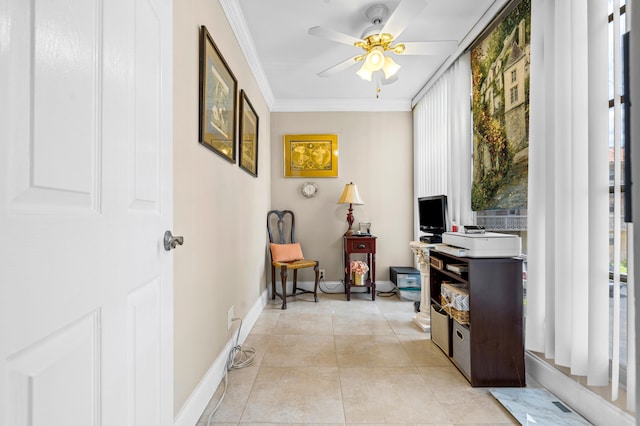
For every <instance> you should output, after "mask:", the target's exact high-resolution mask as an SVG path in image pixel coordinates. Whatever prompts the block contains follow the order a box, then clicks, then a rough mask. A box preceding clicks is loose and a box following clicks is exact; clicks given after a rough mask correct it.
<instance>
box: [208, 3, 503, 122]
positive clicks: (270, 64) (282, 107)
mask: <svg viewBox="0 0 640 426" xmlns="http://www.w3.org/2000/svg"><path fill="white" fill-rule="evenodd" d="M400 1H402V0H220V4H221V5H222V7H223V9H224V11H225V14H226V15H227V18H228V19H229V21H230V22H231V25H232V27H233V29H234V32H235V34H236V38H237V39H238V41H239V43H240V46H241V48H242V50H243V52H244V53H245V55H246V56H247V59H248V61H249V65H250V67H251V69H252V71H253V73H254V75H255V76H256V79H257V81H258V84H259V85H260V88H261V90H262V93H263V95H264V96H265V98H266V100H267V103H268V104H269V107H270V109H271V111H408V110H410V109H411V106H412V101H413V100H414V98H416V96H417V95H419V94H421V90H423V89H424V87H425V85H427V84H428V83H429V81H430V79H432V78H434V76H435V77H438V76H439V75H440V73H441V72H442V71H444V70H445V69H446V68H447V67H448V66H449V64H451V63H452V62H453V61H454V60H455V59H456V58H457V57H458V56H459V55H460V54H461V53H463V52H464V51H465V49H466V48H467V47H468V45H469V44H470V43H471V42H472V41H473V40H474V39H475V38H476V37H477V36H478V34H479V33H480V32H481V31H482V29H483V28H484V27H485V26H486V25H488V23H489V22H490V21H491V20H492V18H493V17H494V16H495V15H496V14H497V13H498V12H499V11H500V9H501V8H502V7H503V6H504V5H505V4H506V3H508V0H425V1H426V4H427V6H426V7H425V8H424V9H423V11H422V12H421V13H420V14H418V15H417V16H415V17H414V18H413V19H411V20H410V22H409V24H408V26H407V28H406V30H405V31H404V32H403V33H402V34H400V36H399V37H397V41H398V42H403V41H404V42H408V41H418V42H419V41H439V40H455V41H457V42H458V43H459V47H458V49H457V50H456V51H455V52H454V53H453V54H451V55H449V56H400V55H396V56H394V60H395V61H396V62H397V63H398V64H399V65H401V67H402V68H400V70H399V71H398V74H397V75H398V79H397V81H395V82H394V83H392V84H389V85H381V86H380V87H381V88H382V91H381V92H380V96H379V98H376V87H377V85H376V82H375V79H374V81H371V82H368V81H365V80H362V79H361V78H360V77H358V76H357V75H356V71H357V70H358V69H359V66H360V64H356V63H354V65H353V66H351V67H350V68H348V69H346V70H344V71H342V72H340V73H338V74H336V75H332V76H330V77H318V76H317V74H318V73H319V72H321V71H323V70H325V69H327V68H329V67H331V66H333V65H336V64H338V63H340V62H342V61H344V60H346V59H348V58H350V57H353V56H355V55H358V54H361V53H362V52H363V51H362V49H359V48H356V47H352V46H349V45H346V44H342V43H338V42H335V41H331V40H327V39H323V38H319V37H316V36H312V35H309V34H308V33H307V31H308V29H309V28H311V27H314V26H321V27H324V28H326V29H330V30H335V31H338V32H342V33H345V34H348V35H351V36H353V37H356V38H360V37H361V35H362V32H363V30H364V29H365V28H367V27H369V26H371V22H369V20H368V18H367V17H366V11H367V9H368V8H369V7H370V6H372V5H374V4H377V3H383V4H385V5H386V6H387V8H388V9H389V11H390V13H393V10H394V9H395V8H396V7H397V5H398V4H399V3H400Z"/></svg>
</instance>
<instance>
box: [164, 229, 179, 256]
mask: <svg viewBox="0 0 640 426" xmlns="http://www.w3.org/2000/svg"><path fill="white" fill-rule="evenodd" d="M183 243H184V237H174V236H173V235H171V231H167V232H165V233H164V249H165V250H166V251H171V249H174V248H176V246H179V245H180V246H181V245H182V244H183Z"/></svg>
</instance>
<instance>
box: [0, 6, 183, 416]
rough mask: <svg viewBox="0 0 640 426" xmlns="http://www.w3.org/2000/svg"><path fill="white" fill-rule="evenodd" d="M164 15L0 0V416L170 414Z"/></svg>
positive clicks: (167, 20) (168, 35) (168, 12)
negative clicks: (165, 242)
mask: <svg viewBox="0 0 640 426" xmlns="http://www.w3.org/2000/svg"><path fill="white" fill-rule="evenodd" d="M172 13H173V12H172V1H171V0H56V1H51V0H29V1H27V0H0V382H1V383H0V426H23V425H24V426H27V425H29V426H44V425H46V426H76V425H77V426H90V425H103V426H106V425H112V426H123V425H141V426H143V425H144V426H147V425H148V426H156V425H160V426H162V425H169V424H171V423H172V420H173V413H172V411H173V408H172V405H173V401H172V388H173V383H172V380H173V379H172V369H173V366H172V364H173V358H172V353H173V347H172V323H173V312H172V299H173V294H172V274H173V269H172V268H173V266H172V264H173V260H172V253H171V252H167V251H165V250H164V248H163V244H162V240H163V234H164V231H165V230H168V229H171V224H172V208H173V206H172V183H171V182H172V167H171V164H172V126H171V121H172V105H171V103H172V98H171V92H172V71H171V70H172V63H171V61H172V40H171V39H172Z"/></svg>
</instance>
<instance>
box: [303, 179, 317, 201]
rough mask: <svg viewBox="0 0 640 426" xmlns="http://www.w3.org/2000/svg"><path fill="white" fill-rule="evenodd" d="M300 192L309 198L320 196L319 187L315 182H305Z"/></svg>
mask: <svg viewBox="0 0 640 426" xmlns="http://www.w3.org/2000/svg"><path fill="white" fill-rule="evenodd" d="M300 192H302V195H304V196H305V197H307V198H313V197H315V196H316V195H318V185H316V184H315V183H313V182H305V183H303V184H302V186H301V187H300Z"/></svg>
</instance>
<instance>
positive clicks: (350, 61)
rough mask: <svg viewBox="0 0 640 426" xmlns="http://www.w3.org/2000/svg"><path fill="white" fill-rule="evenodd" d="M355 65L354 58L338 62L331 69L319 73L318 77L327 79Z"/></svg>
mask: <svg viewBox="0 0 640 426" xmlns="http://www.w3.org/2000/svg"><path fill="white" fill-rule="evenodd" d="M355 63H356V61H355V56H354V57H353V58H349V59H347V60H345V61H342V62H340V63H339V64H336V65H334V66H332V67H331V68H327V69H326V70H324V71H322V72H319V73H318V77H329V76H331V75H334V74H337V73H339V72H340V71H344V70H346V69H347V68H349V67H350V66H352V65H353V64H355Z"/></svg>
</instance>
